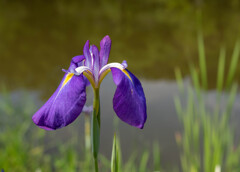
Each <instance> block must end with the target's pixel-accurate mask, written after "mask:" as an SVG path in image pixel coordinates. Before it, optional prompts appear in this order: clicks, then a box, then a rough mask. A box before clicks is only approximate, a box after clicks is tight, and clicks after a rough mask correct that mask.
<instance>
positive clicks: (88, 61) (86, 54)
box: [83, 40, 92, 68]
mask: <svg viewBox="0 0 240 172" xmlns="http://www.w3.org/2000/svg"><path fill="white" fill-rule="evenodd" d="M83 55H84V57H85V59H86V61H85V66H87V67H89V68H92V59H91V54H90V52H89V40H87V42H86V44H85V45H84V47H83Z"/></svg>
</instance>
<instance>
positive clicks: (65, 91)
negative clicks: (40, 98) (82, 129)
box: [32, 73, 86, 130]
mask: <svg viewBox="0 0 240 172" xmlns="http://www.w3.org/2000/svg"><path fill="white" fill-rule="evenodd" d="M85 102H86V85H85V82H84V78H83V76H82V75H80V76H76V75H74V74H72V73H68V74H65V76H64V78H63V80H62V81H61V83H60V85H59V87H58V88H57V90H56V91H55V92H54V93H53V95H52V96H51V97H50V99H49V100H48V101H47V102H46V103H45V104H44V105H43V106H42V107H41V108H40V109H39V110H38V111H37V112H36V113H35V114H34V116H33V117H32V120H33V122H34V123H35V124H36V125H38V126H39V127H40V128H43V129H47V130H55V129H59V128H62V127H65V126H67V125H68V124H70V123H72V122H73V121H74V120H75V119H76V118H77V117H78V116H79V114H80V113H81V111H82V108H83V106H84V104H85Z"/></svg>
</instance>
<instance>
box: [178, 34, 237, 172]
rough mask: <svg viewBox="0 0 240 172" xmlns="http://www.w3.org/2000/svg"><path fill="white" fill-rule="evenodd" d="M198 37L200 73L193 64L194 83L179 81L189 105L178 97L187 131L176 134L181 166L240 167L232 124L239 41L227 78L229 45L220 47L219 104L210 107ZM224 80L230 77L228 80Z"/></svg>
mask: <svg viewBox="0 0 240 172" xmlns="http://www.w3.org/2000/svg"><path fill="white" fill-rule="evenodd" d="M198 39H199V42H198V43H199V63H200V74H199V73H198V70H197V69H196V68H195V67H194V66H193V65H190V71H191V79H192V85H193V86H192V87H187V88H186V89H185V90H184V91H182V90H183V86H182V84H178V85H179V90H181V94H182V95H183V96H184V95H186V94H187V99H186V105H183V104H182V103H181V101H180V98H179V97H176V98H175V106H176V110H177V113H178V116H179V119H180V121H181V123H182V125H183V134H178V135H176V141H177V143H178V145H179V147H180V148H181V167H182V170H183V171H190V172H198V171H205V172H212V171H214V170H215V168H217V167H220V168H221V170H222V171H239V169H240V166H239V163H240V154H239V150H240V144H238V145H237V146H236V145H235V142H234V141H235V140H234V130H233V128H231V127H230V117H231V115H232V107H233V104H234V101H235V97H236V94H237V84H236V83H233V81H234V75H235V73H236V65H237V62H238V58H239V48H240V47H239V41H238V42H237V43H236V45H235V49H234V53H233V56H232V59H231V63H230V67H229V71H228V75H227V76H226V78H225V76H224V71H225V65H226V64H225V49H224V48H222V49H221V50H220V56H219V63H218V72H217V76H216V78H217V79H216V81H217V83H216V88H217V95H216V99H215V102H216V105H215V106H214V107H210V108H209V107H207V102H206V89H207V88H208V87H207V85H208V79H207V70H206V61H205V52H204V44H203V37H202V35H199V38H198ZM175 74H176V78H177V83H182V76H181V72H180V70H176V71H175ZM200 79H201V81H200ZM224 81H227V82H226V84H225V82H224ZM223 100H224V101H225V102H224V101H223ZM202 151H203V153H202Z"/></svg>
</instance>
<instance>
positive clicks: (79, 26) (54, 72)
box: [0, 0, 240, 167]
mask: <svg viewBox="0 0 240 172" xmlns="http://www.w3.org/2000/svg"><path fill="white" fill-rule="evenodd" d="M200 9H201V10H200ZM197 11H201V19H200V18H199V17H197V16H198V15H197ZM239 21H240V2H238V1H234V0H231V1H223V0H221V1H212V2H203V1H201V0H196V1H193V0H192V1H167V0H149V1H143V0H140V1H136V0H133V1H125V0H121V1H108V0H104V1H99V0H95V1H87V0H84V1H63V0H59V1H50V2H49V1H38V0H35V1H17V0H15V1H7V0H0V84H4V85H5V86H7V88H8V89H9V90H10V91H11V92H12V93H14V92H15V91H16V90H24V91H27V92H29V94H31V95H34V96H35V95H37V96H36V99H37V101H36V102H38V103H36V104H37V105H36V106H37V107H40V106H41V105H42V104H43V102H44V101H46V100H47V99H48V98H49V97H50V95H51V94H52V93H53V92H54V90H55V89H56V88H57V86H58V84H59V82H60V81H61V78H62V77H63V75H64V73H63V72H62V71H61V69H62V68H64V69H67V68H68V65H69V63H70V60H71V58H72V57H73V56H75V55H79V54H82V49H83V45H84V44H85V42H86V40H90V43H91V44H95V45H97V46H99V42H100V40H101V39H102V37H103V36H105V35H109V36H110V37H111V39H112V49H111V54H110V58H109V60H110V62H122V61H123V60H127V62H128V69H129V70H130V71H132V72H133V73H134V74H135V75H136V76H137V77H138V78H140V80H141V82H142V85H143V88H144V91H145V94H146V99H147V109H148V110H147V112H148V120H147V123H146V126H145V128H144V129H143V130H139V129H135V128H133V127H131V126H128V125H127V124H125V123H123V122H121V121H120V120H119V122H118V125H119V129H120V140H121V144H122V148H123V157H128V156H129V153H130V152H131V150H133V149H138V150H139V149H141V148H143V147H151V145H152V142H153V141H158V142H159V144H160V148H161V163H162V164H164V166H166V167H168V166H171V164H179V156H178V153H179V152H178V147H177V145H176V142H175V133H176V132H177V131H180V130H181V126H180V124H179V121H178V118H177V114H176V111H175V106H174V101H173V98H174V96H176V95H178V89H177V84H176V82H175V76H174V69H175V68H176V67H179V68H180V69H181V71H183V74H184V76H189V68H188V65H189V64H190V63H193V64H196V65H197V64H198V48H197V31H198V29H200V28H201V30H202V32H203V35H204V40H205V50H206V57H207V66H208V73H209V75H208V78H209V83H210V88H211V90H209V94H211V93H213V94H212V95H213V97H214V95H215V93H214V89H215V85H214V83H216V72H217V63H218V57H219V50H220V47H221V46H223V45H224V46H225V47H226V50H227V57H228V58H227V59H226V63H227V66H228V64H229V61H230V57H231V55H232V51H233V48H234V45H235V42H236V40H237V37H238V36H239V31H240V23H239ZM239 76H240V68H238V69H237V76H236V78H239ZM187 82H188V83H189V81H187ZM114 91H115V85H114V83H113V81H112V79H111V75H110V74H109V75H108V76H107V78H105V79H104V81H103V83H102V85H101V90H100V94H101V113H102V129H101V148H100V150H101V152H102V153H103V154H106V155H107V156H109V157H110V152H111V147H112V136H113V133H114V131H115V129H114V126H113V121H114V118H115V117H116V115H115V113H114V111H113V109H112V98H113V95H114ZM210 97H211V96H210ZM238 97H239V96H238ZM91 103H92V91H91V89H88V104H89V105H90V104H91ZM239 121H240V119H239ZM83 122H84V117H83V116H80V117H79V118H78V119H77V120H76V121H75V122H74V124H73V125H72V126H69V127H68V129H67V130H65V129H61V130H59V131H56V132H57V135H59V136H61V137H63V138H67V137H68V136H69V135H71V134H69V133H71V130H74V131H76V130H78V131H77V132H79V133H83V132H82V131H83ZM51 134H52V133H50V134H49V135H51Z"/></svg>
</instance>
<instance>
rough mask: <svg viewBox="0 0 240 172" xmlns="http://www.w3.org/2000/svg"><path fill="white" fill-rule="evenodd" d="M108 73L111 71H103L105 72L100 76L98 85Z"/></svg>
mask: <svg viewBox="0 0 240 172" xmlns="http://www.w3.org/2000/svg"><path fill="white" fill-rule="evenodd" d="M110 71H111V69H107V70H105V71H104V72H103V73H102V74H101V75H100V78H99V83H98V85H100V84H101V82H102V80H103V79H104V78H105V76H106V75H107V74H108V73H109V72H110Z"/></svg>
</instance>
